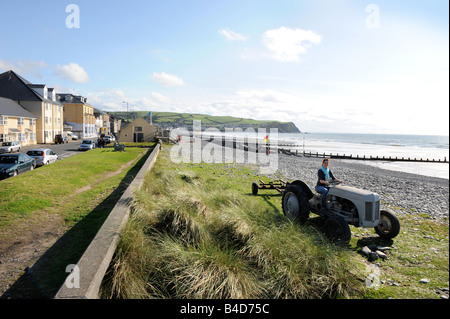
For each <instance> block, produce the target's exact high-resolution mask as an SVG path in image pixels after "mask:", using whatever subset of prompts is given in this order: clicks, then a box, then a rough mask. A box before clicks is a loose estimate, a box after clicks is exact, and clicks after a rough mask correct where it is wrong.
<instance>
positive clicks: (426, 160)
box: [278, 148, 448, 163]
mask: <svg viewBox="0 0 450 319" xmlns="http://www.w3.org/2000/svg"><path fill="white" fill-rule="evenodd" d="M278 152H280V153H287V154H291V155H297V156H303V157H316V158H325V157H328V158H333V159H348V160H360V161H390V162H420V163H448V159H447V158H446V157H444V159H429V158H418V157H398V156H396V157H393V156H372V155H370V156H365V155H363V156H359V155H355V156H354V155H352V154H350V155H347V154H337V153H336V154H333V153H328V154H326V153H319V152H315V153H314V152H306V151H299V150H291V149H284V148H278Z"/></svg>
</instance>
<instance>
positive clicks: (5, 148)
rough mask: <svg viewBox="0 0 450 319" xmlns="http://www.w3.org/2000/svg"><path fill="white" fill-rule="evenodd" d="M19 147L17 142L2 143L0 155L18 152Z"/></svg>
mask: <svg viewBox="0 0 450 319" xmlns="http://www.w3.org/2000/svg"><path fill="white" fill-rule="evenodd" d="M20 148H21V145H20V143H19V142H17V141H12V142H3V143H2V145H1V146H0V154H1V153H12V152H20Z"/></svg>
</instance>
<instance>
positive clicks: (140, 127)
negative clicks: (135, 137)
mask: <svg viewBox="0 0 450 319" xmlns="http://www.w3.org/2000/svg"><path fill="white" fill-rule="evenodd" d="M134 131H135V132H142V126H136V127H135V128H134Z"/></svg>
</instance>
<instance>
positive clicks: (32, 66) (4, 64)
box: [0, 60, 48, 78]
mask: <svg viewBox="0 0 450 319" xmlns="http://www.w3.org/2000/svg"><path fill="white" fill-rule="evenodd" d="M47 67H48V65H47V63H45V62H44V61H31V60H19V61H17V62H16V63H13V62H9V61H5V60H0V70H3V71H8V70H13V71H15V72H17V73H18V74H19V75H27V74H31V75H34V76H36V77H37V78H42V76H41V75H40V73H39V69H42V68H47Z"/></svg>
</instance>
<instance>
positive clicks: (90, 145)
mask: <svg viewBox="0 0 450 319" xmlns="http://www.w3.org/2000/svg"><path fill="white" fill-rule="evenodd" d="M94 148H95V142H94V141H93V140H83V142H81V144H80V146H79V147H78V150H79V151H88V150H92V149H94Z"/></svg>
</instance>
